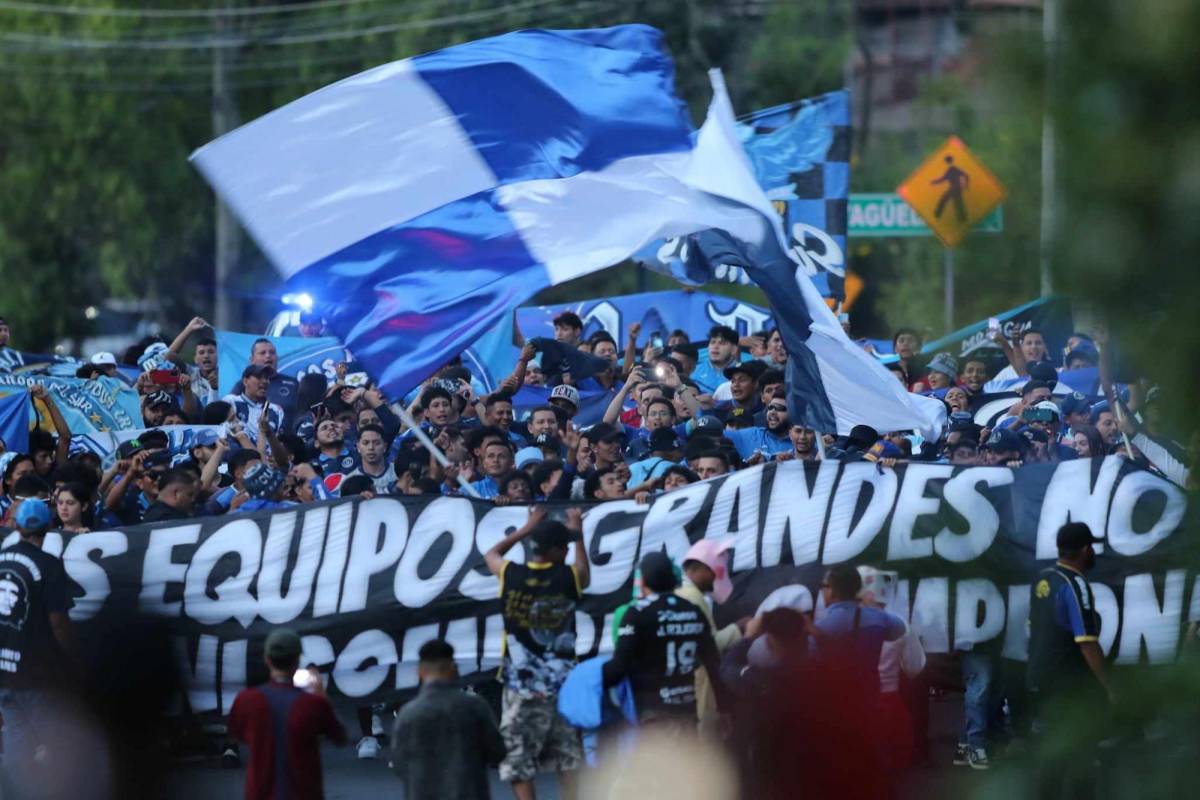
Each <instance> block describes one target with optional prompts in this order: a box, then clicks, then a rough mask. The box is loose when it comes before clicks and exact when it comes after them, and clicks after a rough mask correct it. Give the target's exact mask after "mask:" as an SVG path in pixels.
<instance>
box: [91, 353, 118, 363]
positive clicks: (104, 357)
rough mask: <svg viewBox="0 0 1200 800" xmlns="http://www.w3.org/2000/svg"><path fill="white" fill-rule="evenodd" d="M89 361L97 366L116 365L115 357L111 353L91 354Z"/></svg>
mask: <svg viewBox="0 0 1200 800" xmlns="http://www.w3.org/2000/svg"><path fill="white" fill-rule="evenodd" d="M91 363H92V364H95V365H96V366H97V367H115V366H116V365H117V357H116V356H114V355H113V354H112V353H108V352H100V353H96V355H94V356H92V359H91Z"/></svg>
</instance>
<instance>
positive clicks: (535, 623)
mask: <svg viewBox="0 0 1200 800" xmlns="http://www.w3.org/2000/svg"><path fill="white" fill-rule="evenodd" d="M580 597H581V592H580V589H579V580H578V578H577V577H576V574H575V570H574V568H572V567H569V566H567V565H566V564H551V563H546V562H543V563H535V564H518V563H516V562H515V561H506V562H505V564H504V572H503V573H502V576H501V586H500V599H501V601H502V602H503V604H504V663H503V666H502V677H503V680H504V685H505V686H506V687H508V688H509V689H512V690H514V691H517V692H521V693H526V694H535V695H551V694H553V693H555V692H557V691H558V687H559V686H561V685H562V682H563V680H565V679H566V674H567V672H569V671H570V669H571V667H572V666H574V663H575V606H576V605H577V604H578V602H579V599H580Z"/></svg>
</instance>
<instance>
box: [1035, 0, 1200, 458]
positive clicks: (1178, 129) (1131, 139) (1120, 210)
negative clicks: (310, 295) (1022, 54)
mask: <svg viewBox="0 0 1200 800" xmlns="http://www.w3.org/2000/svg"><path fill="white" fill-rule="evenodd" d="M1151 5H1152V6H1153V8H1151V7H1150V6H1147V5H1144V4H1141V3H1128V2H1123V0H1069V2H1067V3H1066V4H1065V7H1064V19H1063V25H1062V30H1063V31H1064V36H1065V41H1064V45H1063V47H1062V49H1061V60H1060V62H1059V64H1058V67H1059V69H1058V72H1057V80H1056V82H1055V88H1054V95H1053V103H1052V107H1053V109H1054V114H1055V118H1056V121H1057V125H1058V138H1059V142H1060V145H1061V146H1060V150H1059V154H1060V159H1061V160H1060V165H1061V168H1060V176H1061V185H1062V190H1061V191H1062V201H1063V202H1062V224H1061V226H1060V228H1059V235H1058V238H1057V245H1058V248H1057V252H1056V255H1055V283H1056V286H1058V287H1061V288H1062V289H1065V290H1068V291H1070V292H1071V293H1072V294H1073V295H1074V296H1076V297H1078V298H1080V299H1082V300H1084V301H1085V302H1088V303H1090V304H1092V305H1093V306H1094V307H1095V309H1096V311H1097V312H1098V313H1099V314H1101V315H1102V316H1104V317H1106V318H1107V319H1108V320H1109V322H1110V324H1111V326H1112V330H1113V334H1114V337H1115V338H1116V339H1117V340H1118V341H1119V342H1120V345H1121V347H1122V348H1123V349H1124V350H1125V351H1126V355H1127V356H1128V357H1129V360H1130V361H1131V362H1132V363H1135V364H1137V365H1138V366H1139V367H1140V368H1141V369H1142V370H1144V371H1145V372H1146V374H1148V375H1149V376H1150V377H1151V378H1152V379H1153V380H1154V381H1156V382H1158V383H1159V384H1160V385H1161V386H1162V388H1163V389H1164V391H1163V392H1162V396H1163V398H1164V401H1165V403H1166V408H1167V410H1168V412H1169V414H1170V416H1171V417H1172V418H1173V419H1174V421H1175V423H1176V427H1177V429H1178V430H1180V431H1181V432H1182V431H1195V429H1196V422H1195V410H1194V407H1193V406H1192V402H1193V401H1194V400H1195V398H1196V397H1197V396H1198V395H1200V369H1197V365H1198V364H1200V328H1198V327H1197V326H1196V325H1195V321H1194V319H1193V318H1192V315H1193V314H1194V313H1195V308H1196V307H1197V304H1198V303H1200V278H1198V277H1197V275H1196V271H1195V268H1194V265H1195V261H1194V259H1195V258H1196V253H1197V252H1200V225H1197V224H1196V220H1197V219H1200V173H1198V171H1197V164H1200V159H1198V157H1197V156H1198V155H1200V109H1198V108H1197V106H1196V103H1195V96H1194V92H1195V87H1196V82H1197V79H1198V78H1200V49H1197V47H1196V32H1197V31H1198V30H1200V5H1198V4H1196V3H1195V2H1192V0H1159V2H1156V3H1153V4H1151ZM1036 64H1037V61H1036V60H1035V59H1033V58H1030V59H1028V60H1027V61H1026V62H1025V69H1026V70H1027V71H1029V72H1032V71H1034V70H1035V69H1036ZM1180 438H1181V439H1183V440H1185V439H1186V436H1185V435H1183V434H1182V433H1181V435H1180Z"/></svg>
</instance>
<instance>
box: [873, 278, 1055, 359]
mask: <svg viewBox="0 0 1200 800" xmlns="http://www.w3.org/2000/svg"><path fill="white" fill-rule="evenodd" d="M996 319H997V320H998V321H999V322H1000V329H1001V330H1002V331H1003V332H1004V335H1005V337H1006V338H1007V339H1008V340H1009V341H1012V339H1013V338H1014V337H1016V336H1019V335H1020V334H1021V333H1023V332H1024V331H1026V330H1028V329H1029V328H1036V329H1037V330H1039V331H1041V332H1042V335H1043V337H1044V338H1045V340H1046V349H1047V351H1048V353H1049V358H1050V360H1051V361H1054V362H1055V363H1056V364H1061V363H1062V359H1063V347H1065V346H1066V344H1067V339H1068V338H1069V337H1070V335H1071V334H1072V333H1073V332H1074V324H1075V323H1074V318H1073V317H1072V315H1071V302H1070V300H1068V299H1067V298H1065V297H1061V296H1054V295H1052V296H1050V297H1039V298H1038V299H1037V300H1032V301H1030V302H1028V303H1026V304H1025V305H1022V306H1017V307H1016V308H1010V309H1009V310H1008V311H1002V312H1000V313H999V314H997V315H996ZM987 329H988V321H987V320H986V319H984V320H980V321H979V322H974V323H971V324H970V325H967V326H966V327H965V328H959V329H958V330H956V331H954V332H953V333H948V334H946V335H945V336H943V337H942V338H940V339H935V340H933V341H931V342H926V343H925V346H924V347H922V348H921V352H922V353H924V354H925V355H928V356H932V355H934V354H936V353H949V354H950V355H952V356H954V357H955V358H957V359H959V363H960V366H961V363H962V362H961V360H962V359H963V357H965V356H966V355H968V354H970V353H976V352H978V351H981V350H991V351H994V353H995V357H996V358H998V359H999V361H1000V362H1001V363H1004V357H1003V356H1002V355H1000V349H999V348H998V347H996V344H995V343H994V342H993V341H992V340H991V339H989V338H988V333H987ZM873 352H874V354H875V355H876V356H878V357H879V358H880V359H881V360H882V361H884V362H885V363H886V362H890V361H895V360H896V356H895V354H894V353H893V352H892V343H891V342H873Z"/></svg>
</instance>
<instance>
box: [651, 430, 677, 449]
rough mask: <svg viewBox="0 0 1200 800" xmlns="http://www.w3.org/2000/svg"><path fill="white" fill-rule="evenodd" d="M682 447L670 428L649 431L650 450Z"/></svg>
mask: <svg viewBox="0 0 1200 800" xmlns="http://www.w3.org/2000/svg"><path fill="white" fill-rule="evenodd" d="M681 447H683V445H682V444H681V443H680V441H679V437H677V436H676V435H675V431H674V430H673V429H672V428H659V429H658V430H656V431H652V432H651V433H650V450H651V451H655V450H663V451H665V450H678V449H679V448H681Z"/></svg>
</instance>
